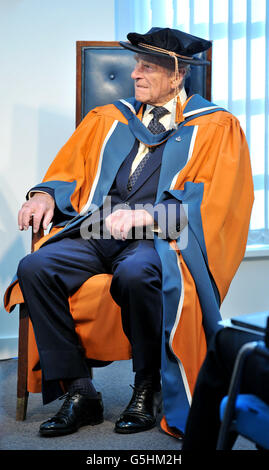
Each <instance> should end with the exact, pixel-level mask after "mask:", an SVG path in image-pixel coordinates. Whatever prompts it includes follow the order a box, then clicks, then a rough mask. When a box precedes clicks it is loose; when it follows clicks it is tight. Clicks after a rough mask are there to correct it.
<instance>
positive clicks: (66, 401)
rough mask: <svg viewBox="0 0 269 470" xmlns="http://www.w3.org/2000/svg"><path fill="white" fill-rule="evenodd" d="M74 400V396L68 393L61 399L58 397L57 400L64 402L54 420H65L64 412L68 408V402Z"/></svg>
mask: <svg viewBox="0 0 269 470" xmlns="http://www.w3.org/2000/svg"><path fill="white" fill-rule="evenodd" d="M73 398H74V395H71V394H70V393H69V392H67V393H65V394H64V395H62V396H61V397H59V400H65V401H64V402H63V404H62V406H61V408H60V409H59V411H58V412H57V413H56V415H55V418H60V419H61V418H66V414H65V411H66V409H67V408H68V407H69V404H70V401H71V400H72V399H73Z"/></svg>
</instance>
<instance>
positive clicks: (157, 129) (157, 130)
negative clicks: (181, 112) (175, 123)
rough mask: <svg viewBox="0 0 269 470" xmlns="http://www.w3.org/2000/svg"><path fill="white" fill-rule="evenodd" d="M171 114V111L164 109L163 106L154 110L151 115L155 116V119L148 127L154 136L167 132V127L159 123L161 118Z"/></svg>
mask: <svg viewBox="0 0 269 470" xmlns="http://www.w3.org/2000/svg"><path fill="white" fill-rule="evenodd" d="M167 113H169V111H168V110H167V109H166V108H164V107H163V106H156V107H155V108H152V110H151V111H150V114H153V118H152V120H151V121H150V123H149V125H148V129H149V130H150V132H152V134H161V132H165V131H166V129H165V127H164V126H163V125H162V124H161V123H160V122H159V119H161V117H163V116H165V114H167Z"/></svg>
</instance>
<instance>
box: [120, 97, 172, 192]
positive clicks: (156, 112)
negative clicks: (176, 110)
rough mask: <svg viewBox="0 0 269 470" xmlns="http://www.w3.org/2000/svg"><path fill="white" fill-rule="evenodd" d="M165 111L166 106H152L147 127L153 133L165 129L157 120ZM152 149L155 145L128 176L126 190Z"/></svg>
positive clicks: (141, 168)
mask: <svg viewBox="0 0 269 470" xmlns="http://www.w3.org/2000/svg"><path fill="white" fill-rule="evenodd" d="M167 113H169V111H168V110H167V109H166V108H163V107H162V106H157V107H155V108H152V110H151V111H150V114H153V118H152V119H151V121H150V123H149V125H148V129H149V130H150V132H152V133H153V134H161V132H165V131H166V129H165V127H164V126H163V125H162V124H161V123H160V122H159V119H160V118H161V117H162V116H164V115H165V114H167ZM154 150H155V147H153V148H152V150H149V152H148V153H147V154H146V155H145V156H144V158H143V159H142V160H141V162H140V163H139V165H138V166H137V167H136V169H135V170H134V172H133V173H132V174H131V175H130V176H129V179H128V183H127V189H128V191H131V190H132V187H133V186H134V184H135V183H136V181H137V180H138V178H139V176H140V174H141V173H142V171H143V169H144V166H145V165H146V163H147V161H148V159H149V157H150V156H151V154H152V152H154Z"/></svg>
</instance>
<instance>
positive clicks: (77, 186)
mask: <svg viewBox="0 0 269 470" xmlns="http://www.w3.org/2000/svg"><path fill="white" fill-rule="evenodd" d="M127 37H128V39H129V42H122V43H121V44H122V46H123V47H125V48H127V49H131V50H132V51H133V52H134V53H135V54H136V55H135V61H136V62H135V65H134V70H133V72H132V75H131V76H132V79H133V80H134V84H135V98H130V99H126V100H119V101H117V102H115V103H113V104H111V105H107V106H102V107H99V108H96V109H94V110H93V111H91V112H90V113H89V114H88V115H87V116H86V117H85V118H84V120H83V121H82V123H81V124H80V125H79V126H78V128H77V129H76V131H75V132H74V134H73V135H72V136H71V137H70V139H69V140H68V142H67V143H66V144H65V145H64V147H63V148H62V149H61V150H60V151H59V153H58V155H57V156H56V158H55V160H54V161H53V162H52V164H51V166H50V168H49V170H48V172H47V173H46V175H45V178H44V180H43V181H42V183H40V184H38V185H36V186H35V187H33V188H31V190H30V191H29V193H28V195H27V201H26V202H25V203H24V204H23V206H22V208H21V210H20V212H19V218H18V220H19V228H20V230H26V229H28V227H29V224H30V220H31V218H32V217H33V227H34V231H37V230H38V228H39V227H40V225H41V226H43V228H45V229H46V228H47V226H48V224H49V223H50V222H52V227H53V230H52V231H51V232H50V234H49V235H47V236H46V237H45V238H44V240H43V242H42V243H41V246H40V248H39V249H38V250H37V251H35V252H34V253H32V254H30V255H28V256H26V257H25V258H23V259H22V260H21V262H20V264H19V267H18V272H17V275H18V282H19V286H20V289H21V292H22V294H23V298H24V301H25V303H26V306H27V309H28V311H29V314H30V319H31V322H32V324H33V328H34V332H35V338H36V343H37V347H38V353H39V357H40V366H41V369H42V393H43V402H44V403H48V402H50V401H51V400H54V399H56V398H57V397H59V396H60V395H62V394H63V389H64V390H65V391H66V392H67V394H66V395H65V400H64V402H63V404H62V406H61V408H60V410H59V412H58V413H56V415H55V416H53V417H52V418H50V419H48V420H47V421H45V422H44V423H43V424H41V426H40V434H41V435H42V436H56V435H63V434H68V433H71V432H75V431H77V430H78V429H79V427H80V426H82V425H87V424H91V425H93V424H97V423H100V422H102V421H103V403H102V397H101V393H100V392H99V391H96V389H95V387H94V385H93V383H92V381H91V379H90V374H89V370H88V368H87V364H86V361H85V356H84V351H83V348H82V346H81V344H80V341H79V339H78V336H77V334H76V331H75V328H74V321H73V318H72V315H71V313H70V305H69V302H68V298H69V297H70V296H71V295H72V294H73V293H74V292H76V291H77V290H78V289H79V288H80V286H81V285H82V284H83V283H84V282H85V281H86V280H87V279H89V278H90V277H91V276H94V275H96V274H102V273H109V274H111V275H112V281H111V288H110V292H111V296H112V298H113V299H114V301H115V302H116V303H117V304H118V305H119V306H120V308H121V317H122V326H123V330H124V333H125V335H126V336H127V338H128V340H129V341H130V344H131V348H132V361H133V370H134V372H135V383H134V387H133V395H132V398H131V401H130V403H129V404H128V405H127V407H126V409H125V410H124V411H123V413H122V414H121V416H120V417H119V419H118V420H117V422H116V425H115V431H116V432H119V433H133V432H139V431H144V430H147V429H150V428H152V427H153V426H155V424H156V417H157V413H158V412H160V410H161V402H162V400H163V404H164V416H163V420H162V427H163V429H164V430H165V431H167V432H168V433H170V434H173V435H177V436H179V435H182V433H184V427H185V422H186V417H187V414H188V410H189V403H190V401H191V395H192V392H193V388H194V384H195V381H196V377H197V374H198V371H199V368H200V366H201V364H202V361H203V359H204V357H205V354H206V349H207V341H208V340H209V338H210V337H211V336H212V334H213V333H214V332H215V331H216V329H217V324H218V320H219V318H220V315H219V306H220V303H221V301H222V300H223V298H224V296H225V294H226V292H227V290H228V287H229V284H230V282H231V279H232V277H233V275H234V273H235V271H236V269H237V267H238V265H239V263H240V262H241V259H242V257H243V254H244V250H245V244H246V238H247V232H248V225H249V218H250V212H251V206H252V201H253V187H252V177H251V170H250V162H249V154H248V148H247V144H246V141H245V137H244V134H243V132H242V130H241V128H240V125H239V123H238V121H237V119H236V118H235V117H234V116H232V115H231V114H230V113H228V112H227V111H225V110H223V109H222V108H220V107H218V106H216V105H215V104H213V103H211V102H208V101H207V100H205V99H204V98H202V97H201V96H199V95H193V96H187V93H186V91H185V88H184V80H185V77H186V74H187V72H188V68H189V67H190V65H191V66H201V65H206V63H205V62H203V61H202V60H199V59H198V58H197V57H196V56H195V55H196V53H199V52H201V51H205V50H207V49H208V48H209V47H210V46H211V43H210V42H209V41H206V40H204V39H201V38H198V37H195V36H192V35H190V34H187V33H184V32H181V31H177V30H173V29H169V28H152V29H151V30H150V31H149V32H148V33H146V34H136V33H130V34H128V36H127ZM55 228H57V230H54V229H55ZM89 309H91V299H89ZM107 315H108V316H109V311H108V312H107ZM110 340H111V341H113V332H112V333H111V338H110ZM120 386H122V384H120Z"/></svg>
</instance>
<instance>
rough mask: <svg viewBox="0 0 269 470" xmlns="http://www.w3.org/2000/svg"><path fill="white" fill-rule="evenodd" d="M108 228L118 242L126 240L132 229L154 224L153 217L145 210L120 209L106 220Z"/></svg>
mask: <svg viewBox="0 0 269 470" xmlns="http://www.w3.org/2000/svg"><path fill="white" fill-rule="evenodd" d="M105 224H106V228H107V229H108V231H109V232H110V233H111V235H112V236H113V237H114V238H116V239H117V240H126V238H127V235H128V232H129V231H130V230H131V228H132V227H142V226H144V225H152V226H153V224H154V219H153V217H152V216H151V215H150V214H149V212H147V211H146V210H144V209H141V210H140V209H139V210H128V209H127V210H125V209H118V210H116V211H115V212H112V214H110V215H109V216H108V217H106V219H105Z"/></svg>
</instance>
